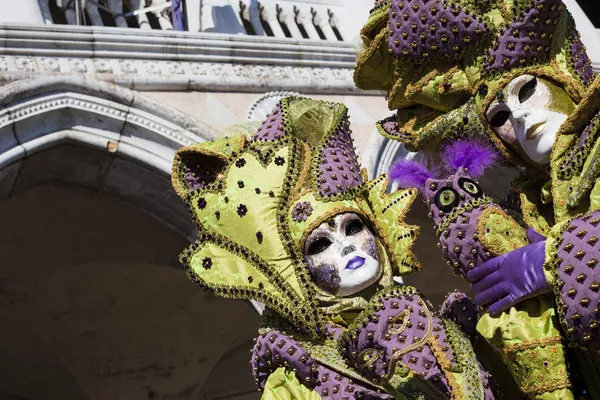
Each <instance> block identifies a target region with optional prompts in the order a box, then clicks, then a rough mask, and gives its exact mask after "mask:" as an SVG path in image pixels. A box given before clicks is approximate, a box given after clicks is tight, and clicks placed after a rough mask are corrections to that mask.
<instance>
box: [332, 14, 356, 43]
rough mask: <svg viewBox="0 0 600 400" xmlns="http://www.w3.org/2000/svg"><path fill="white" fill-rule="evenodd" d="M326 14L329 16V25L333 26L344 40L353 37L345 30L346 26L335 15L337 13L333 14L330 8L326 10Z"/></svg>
mask: <svg viewBox="0 0 600 400" xmlns="http://www.w3.org/2000/svg"><path fill="white" fill-rule="evenodd" d="M327 15H328V16H329V25H330V26H331V27H334V26H335V28H336V29H337V31H338V32H339V33H340V36H341V37H342V39H344V41H345V42H349V41H352V39H353V38H352V37H351V35H350V34H349V33H348V31H347V30H346V27H345V26H344V24H343V23H342V22H341V21H340V19H339V18H338V17H337V15H336V14H334V13H333V11H331V10H327Z"/></svg>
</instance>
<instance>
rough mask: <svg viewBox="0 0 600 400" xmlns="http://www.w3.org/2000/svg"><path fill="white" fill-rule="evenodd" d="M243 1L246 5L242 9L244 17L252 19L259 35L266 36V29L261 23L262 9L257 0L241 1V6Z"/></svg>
mask: <svg viewBox="0 0 600 400" xmlns="http://www.w3.org/2000/svg"><path fill="white" fill-rule="evenodd" d="M242 3H243V5H244V8H243V9H242V10H243V14H244V18H245V19H247V20H248V21H250V24H251V25H252V28H253V29H254V32H255V33H256V35H257V36H264V35H265V30H264V29H263V27H262V24H261V23H260V10H259V9H258V2H257V0H245V1H240V6H241V4H242Z"/></svg>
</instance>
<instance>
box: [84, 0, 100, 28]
mask: <svg viewBox="0 0 600 400" xmlns="http://www.w3.org/2000/svg"><path fill="white" fill-rule="evenodd" d="M84 1H85V11H86V12H87V15H88V17H90V23H91V24H92V25H93V26H104V22H103V21H102V18H100V12H99V11H98V6H97V5H96V2H95V1H94V2H93V3H92V2H91V1H90V0H87V1H86V0H84Z"/></svg>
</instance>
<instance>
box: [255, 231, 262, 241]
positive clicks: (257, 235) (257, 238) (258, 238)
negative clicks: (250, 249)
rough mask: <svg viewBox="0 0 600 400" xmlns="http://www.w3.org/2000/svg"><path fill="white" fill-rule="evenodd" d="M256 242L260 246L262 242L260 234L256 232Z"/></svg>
mask: <svg viewBox="0 0 600 400" xmlns="http://www.w3.org/2000/svg"><path fill="white" fill-rule="evenodd" d="M256 240H258V244H262V242H263V234H262V232H256Z"/></svg>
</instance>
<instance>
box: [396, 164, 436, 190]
mask: <svg viewBox="0 0 600 400" xmlns="http://www.w3.org/2000/svg"><path fill="white" fill-rule="evenodd" d="M389 175H390V179H391V180H393V181H395V182H398V184H399V185H400V186H401V187H402V188H411V187H414V188H417V189H419V190H420V191H423V190H424V189H425V182H427V179H429V178H433V173H432V172H431V171H430V170H429V168H427V166H426V165H424V164H423V163H420V162H417V161H408V160H400V161H398V162H396V163H394V165H392V167H391V168H390V173H389Z"/></svg>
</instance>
